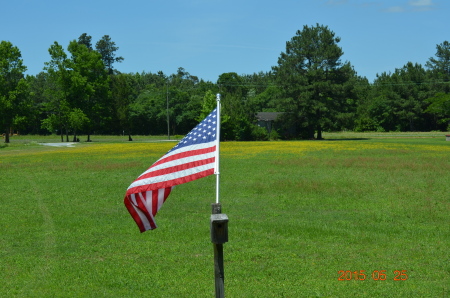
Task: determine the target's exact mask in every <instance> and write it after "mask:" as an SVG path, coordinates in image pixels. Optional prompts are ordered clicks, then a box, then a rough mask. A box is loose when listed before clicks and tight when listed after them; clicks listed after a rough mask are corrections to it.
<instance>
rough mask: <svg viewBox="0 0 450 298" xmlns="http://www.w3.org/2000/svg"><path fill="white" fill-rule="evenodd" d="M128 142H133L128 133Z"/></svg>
mask: <svg viewBox="0 0 450 298" xmlns="http://www.w3.org/2000/svg"><path fill="white" fill-rule="evenodd" d="M128 141H130V142H131V141H133V138H131V134H130V133H128Z"/></svg>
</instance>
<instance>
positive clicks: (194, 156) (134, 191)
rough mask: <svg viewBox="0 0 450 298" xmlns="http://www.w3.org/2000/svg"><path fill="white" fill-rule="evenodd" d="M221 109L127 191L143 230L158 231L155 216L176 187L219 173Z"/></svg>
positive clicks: (127, 199) (129, 206) (127, 202)
mask: <svg viewBox="0 0 450 298" xmlns="http://www.w3.org/2000/svg"><path fill="white" fill-rule="evenodd" d="M217 119H218V115H217V109H214V111H212V112H211V114H209V115H208V116H207V117H206V118H205V119H204V120H203V121H202V122H200V123H199V124H198V125H197V126H196V127H195V128H194V129H193V130H191V132H189V133H188V134H187V135H186V136H185V137H184V138H183V139H182V140H181V141H180V142H179V143H178V144H177V145H176V146H175V147H173V148H172V149H171V150H169V151H168V152H167V153H166V154H165V155H164V156H163V157H161V158H160V159H159V160H157V161H156V162H155V163H154V164H153V165H152V166H151V167H150V168H149V169H148V170H147V171H145V172H144V173H142V174H141V175H140V176H139V177H138V178H137V179H136V180H135V181H134V182H133V183H132V184H131V185H130V186H129V187H128V189H127V192H126V195H125V199H124V203H125V206H126V207H127V209H128V211H129V212H130V214H131V216H132V217H133V219H134V221H135V222H136V224H137V225H138V227H139V230H140V231H141V233H142V232H145V231H147V230H153V229H156V228H157V226H156V223H155V215H156V213H157V212H158V210H159V209H160V208H161V206H162V205H163V203H164V202H165V200H166V199H167V197H168V196H169V194H170V192H171V191H172V189H173V187H174V186H175V185H178V184H182V183H186V182H189V181H193V180H196V179H199V178H203V177H206V176H208V175H211V174H214V173H215V170H216V169H215V166H216V154H217V147H216V145H217V143H216V142H217Z"/></svg>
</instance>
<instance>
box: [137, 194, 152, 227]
mask: <svg viewBox="0 0 450 298" xmlns="http://www.w3.org/2000/svg"><path fill="white" fill-rule="evenodd" d="M131 203H132V204H131V206H133V208H134V210H135V211H136V213H137V214H138V215H139V218H140V219H141V221H142V223H143V224H144V227H145V229H146V230H150V229H151V226H150V222H149V221H148V219H147V216H145V214H144V213H143V212H142V211H141V209H139V208H137V207H136V206H137V203H136V197H135V194H131ZM150 216H152V215H151V213H150ZM155 225H156V224H155Z"/></svg>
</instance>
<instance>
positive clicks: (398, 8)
mask: <svg viewBox="0 0 450 298" xmlns="http://www.w3.org/2000/svg"><path fill="white" fill-rule="evenodd" d="M384 11H385V12H391V13H396V12H404V11H405V8H404V7H401V6H391V7H388V8H386V9H385V10H384Z"/></svg>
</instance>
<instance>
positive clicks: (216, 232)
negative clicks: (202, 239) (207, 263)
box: [210, 203, 228, 298]
mask: <svg viewBox="0 0 450 298" xmlns="http://www.w3.org/2000/svg"><path fill="white" fill-rule="evenodd" d="M211 206H212V214H211V222H210V227H211V242H212V243H213V247H214V279H215V288H216V297H217V298H219V297H220V298H223V297H225V286H224V281H225V276H224V268H223V244H224V243H225V242H228V216H227V215H226V214H222V206H221V205H220V203H214V204H211Z"/></svg>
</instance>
